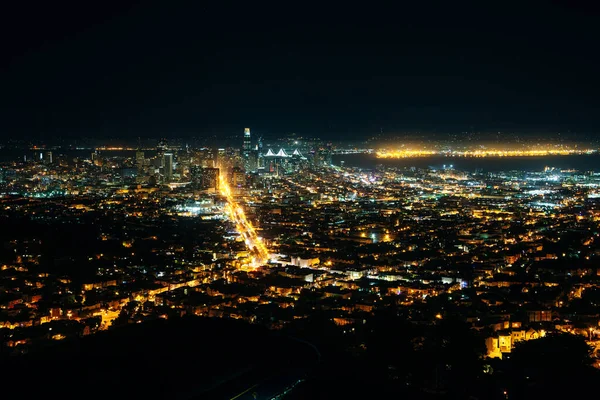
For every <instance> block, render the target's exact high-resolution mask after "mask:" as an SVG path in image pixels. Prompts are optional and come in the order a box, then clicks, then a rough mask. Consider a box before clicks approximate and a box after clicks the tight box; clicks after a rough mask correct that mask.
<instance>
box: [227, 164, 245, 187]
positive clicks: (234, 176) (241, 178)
mask: <svg viewBox="0 0 600 400" xmlns="http://www.w3.org/2000/svg"><path fill="white" fill-rule="evenodd" d="M231 185H232V186H233V187H234V188H241V187H244V186H245V185H246V174H245V173H244V171H243V170H242V169H241V168H237V167H235V168H233V170H232V173H231Z"/></svg>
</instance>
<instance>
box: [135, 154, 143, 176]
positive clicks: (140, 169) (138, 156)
mask: <svg viewBox="0 0 600 400" xmlns="http://www.w3.org/2000/svg"><path fill="white" fill-rule="evenodd" d="M135 166H136V168H137V171H138V175H141V174H142V173H143V172H144V152H143V151H141V150H139V149H138V151H136V152H135Z"/></svg>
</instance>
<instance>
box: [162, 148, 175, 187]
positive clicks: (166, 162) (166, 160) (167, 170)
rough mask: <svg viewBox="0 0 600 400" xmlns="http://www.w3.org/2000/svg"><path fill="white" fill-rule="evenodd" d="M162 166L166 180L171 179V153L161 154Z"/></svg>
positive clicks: (169, 180)
mask: <svg viewBox="0 0 600 400" xmlns="http://www.w3.org/2000/svg"><path fill="white" fill-rule="evenodd" d="M163 166H164V167H163V168H164V176H165V181H166V182H171V180H173V153H165V154H164V156H163Z"/></svg>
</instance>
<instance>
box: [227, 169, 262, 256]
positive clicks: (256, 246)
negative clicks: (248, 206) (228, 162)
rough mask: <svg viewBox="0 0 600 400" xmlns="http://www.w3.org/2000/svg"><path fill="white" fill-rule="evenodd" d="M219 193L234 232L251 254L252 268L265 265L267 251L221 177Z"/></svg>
mask: <svg viewBox="0 0 600 400" xmlns="http://www.w3.org/2000/svg"><path fill="white" fill-rule="evenodd" d="M219 191H220V192H221V195H223V197H225V199H226V200H227V207H226V210H227V214H229V217H230V218H231V220H232V221H233V222H234V224H235V228H236V230H237V231H238V232H239V233H240V235H241V236H242V238H243V239H244V242H245V243H246V247H247V248H248V250H249V251H250V253H251V254H252V266H254V267H259V266H261V265H263V264H265V263H267V262H268V261H269V259H270V255H269V250H268V249H267V247H266V246H265V244H264V243H263V242H262V240H261V239H260V238H259V237H258V235H257V234H256V230H255V229H254V227H253V226H252V224H251V223H250V221H248V219H247V218H246V214H245V213H244V210H243V209H242V207H241V206H240V205H239V204H238V203H237V202H236V201H235V199H234V198H233V194H232V193H231V188H230V187H229V185H228V184H227V181H226V180H225V179H224V178H223V175H220V176H219Z"/></svg>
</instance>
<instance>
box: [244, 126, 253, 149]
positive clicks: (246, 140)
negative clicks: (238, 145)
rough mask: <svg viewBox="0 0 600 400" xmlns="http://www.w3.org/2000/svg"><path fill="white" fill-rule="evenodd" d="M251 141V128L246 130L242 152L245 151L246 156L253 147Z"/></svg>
mask: <svg viewBox="0 0 600 400" xmlns="http://www.w3.org/2000/svg"><path fill="white" fill-rule="evenodd" d="M250 142H251V140H250V128H244V144H243V146H242V150H243V151H244V154H246V152H249V151H250V146H251V143H250Z"/></svg>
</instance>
